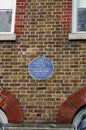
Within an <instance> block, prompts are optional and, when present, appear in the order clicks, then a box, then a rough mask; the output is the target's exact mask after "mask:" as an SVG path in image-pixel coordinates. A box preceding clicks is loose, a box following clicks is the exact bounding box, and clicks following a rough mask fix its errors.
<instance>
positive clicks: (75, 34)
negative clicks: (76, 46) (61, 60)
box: [69, 0, 86, 40]
mask: <svg viewBox="0 0 86 130" xmlns="http://www.w3.org/2000/svg"><path fill="white" fill-rule="evenodd" d="M77 7H78V0H72V27H71V33H69V40H79V39H86V31H82V32H79V31H77Z"/></svg>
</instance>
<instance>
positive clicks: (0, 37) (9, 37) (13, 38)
mask: <svg viewBox="0 0 86 130" xmlns="http://www.w3.org/2000/svg"><path fill="white" fill-rule="evenodd" d="M0 41H16V34H0Z"/></svg>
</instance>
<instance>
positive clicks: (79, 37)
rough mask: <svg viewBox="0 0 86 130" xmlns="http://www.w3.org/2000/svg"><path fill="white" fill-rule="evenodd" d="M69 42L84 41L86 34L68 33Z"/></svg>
mask: <svg viewBox="0 0 86 130" xmlns="http://www.w3.org/2000/svg"><path fill="white" fill-rule="evenodd" d="M68 39H69V40H86V33H69V36H68Z"/></svg>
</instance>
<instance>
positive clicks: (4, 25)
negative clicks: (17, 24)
mask: <svg viewBox="0 0 86 130" xmlns="http://www.w3.org/2000/svg"><path fill="white" fill-rule="evenodd" d="M11 22H12V10H0V32H10V31H11Z"/></svg>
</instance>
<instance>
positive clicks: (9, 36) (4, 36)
mask: <svg viewBox="0 0 86 130" xmlns="http://www.w3.org/2000/svg"><path fill="white" fill-rule="evenodd" d="M8 2H9V0H8ZM12 2H13V7H12V23H11V31H10V32H0V41H3V40H4V41H10V40H16V34H14V29H15V15H16V0H12ZM0 9H1V8H0ZM4 10H5V9H4Z"/></svg>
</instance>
